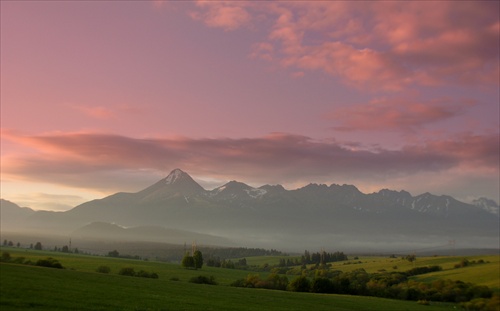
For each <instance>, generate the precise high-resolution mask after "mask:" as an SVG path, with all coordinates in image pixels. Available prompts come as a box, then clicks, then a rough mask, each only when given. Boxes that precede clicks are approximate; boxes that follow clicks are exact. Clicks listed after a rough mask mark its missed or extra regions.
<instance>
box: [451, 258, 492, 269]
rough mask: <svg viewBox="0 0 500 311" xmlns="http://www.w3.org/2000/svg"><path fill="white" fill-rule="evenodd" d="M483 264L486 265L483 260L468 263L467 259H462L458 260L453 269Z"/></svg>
mask: <svg viewBox="0 0 500 311" xmlns="http://www.w3.org/2000/svg"><path fill="white" fill-rule="evenodd" d="M483 263H486V262H485V261H484V260H482V259H479V260H478V261H475V260H473V261H469V260H468V259H467V258H464V259H462V260H460V262H459V263H457V264H455V266H454V267H455V269H458V268H463V267H467V266H470V265H475V264H483Z"/></svg>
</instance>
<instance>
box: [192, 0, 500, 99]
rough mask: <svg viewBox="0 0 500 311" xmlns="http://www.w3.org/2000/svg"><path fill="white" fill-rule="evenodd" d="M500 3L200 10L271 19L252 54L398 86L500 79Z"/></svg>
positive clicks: (243, 19)
mask: <svg viewBox="0 0 500 311" xmlns="http://www.w3.org/2000/svg"><path fill="white" fill-rule="evenodd" d="M499 9H500V8H499V3H498V2H494V1H492V2H479V3H478V2H474V1H460V2H446V1H441V2H435V1H434V2H417V1H415V2H411V3H409V2H359V1H351V2H347V1H331V2H328V1H318V2H307V1H303V2H216V3H212V2H210V3H206V2H203V4H202V5H200V6H199V11H198V13H197V14H198V15H197V16H198V17H199V19H202V20H204V21H205V23H207V24H208V25H210V26H213V27H221V28H224V29H226V30H227V29H236V28H238V27H240V26H241V25H243V24H247V23H248V22H249V21H250V20H255V19H260V20H265V21H267V22H268V23H263V24H266V25H267V24H269V23H270V24H271V25H272V27H270V28H269V29H264V30H263V31H264V33H265V38H263V39H264V40H263V41H261V42H260V43H258V45H256V46H255V48H254V50H253V51H252V54H251V55H252V56H253V57H256V58H262V59H266V60H269V61H277V62H279V64H281V65H282V66H284V67H291V68H294V69H295V70H296V69H299V70H320V71H325V72H327V73H328V74H331V75H333V76H336V77H339V78H341V79H342V80H343V81H344V82H345V83H347V84H349V85H352V86H356V87H363V88H369V89H372V90H388V91H399V90H402V89H404V88H406V87H408V86H412V85H428V86H429V85H442V84H457V83H458V84H467V85H477V84H484V83H486V84H494V85H497V84H498V79H499V78H498V76H499V73H500V72H499V59H498V55H499V35H500V33H499V27H500V26H499V21H498V11H499ZM225 11H227V13H224V12H225ZM235 12H240V13H235ZM243 12H244V13H243ZM226 15H227V16H228V17H227V18H225V17H224V16H226ZM219 16H220V18H219ZM218 20H220V22H217V21H218ZM259 55H260V56H259Z"/></svg>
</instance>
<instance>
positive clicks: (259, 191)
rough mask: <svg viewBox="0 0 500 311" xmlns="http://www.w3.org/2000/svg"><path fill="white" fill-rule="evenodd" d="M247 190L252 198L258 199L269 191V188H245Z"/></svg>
mask: <svg viewBox="0 0 500 311" xmlns="http://www.w3.org/2000/svg"><path fill="white" fill-rule="evenodd" d="M245 192H246V193H247V194H248V195H249V196H250V197H252V198H254V199H258V198H261V197H262V196H263V195H264V194H266V193H267V190H265V189H255V188H252V189H245Z"/></svg>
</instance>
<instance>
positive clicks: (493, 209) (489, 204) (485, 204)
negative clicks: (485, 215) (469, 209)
mask: <svg viewBox="0 0 500 311" xmlns="http://www.w3.org/2000/svg"><path fill="white" fill-rule="evenodd" d="M472 205H475V206H477V207H479V208H481V209H483V210H485V211H487V212H489V213H492V214H495V215H497V216H499V215H500V207H499V206H498V203H497V202H495V201H494V200H491V199H487V198H479V199H475V200H473V201H472Z"/></svg>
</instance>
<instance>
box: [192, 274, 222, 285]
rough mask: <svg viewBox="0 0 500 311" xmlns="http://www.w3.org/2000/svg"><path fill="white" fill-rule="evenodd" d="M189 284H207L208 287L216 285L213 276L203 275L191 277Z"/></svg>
mask: <svg viewBox="0 0 500 311" xmlns="http://www.w3.org/2000/svg"><path fill="white" fill-rule="evenodd" d="M189 282H191V283H196V284H209V285H217V282H215V277H214V276H213V275H211V276H204V275H199V276H195V277H192V278H191V279H190V280H189Z"/></svg>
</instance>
